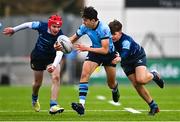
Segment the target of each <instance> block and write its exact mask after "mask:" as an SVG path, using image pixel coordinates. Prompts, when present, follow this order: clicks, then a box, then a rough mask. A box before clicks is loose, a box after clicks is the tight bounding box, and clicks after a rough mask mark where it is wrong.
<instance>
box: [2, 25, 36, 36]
mask: <svg viewBox="0 0 180 122" xmlns="http://www.w3.org/2000/svg"><path fill="white" fill-rule="evenodd" d="M32 25H33V22H26V23H23V24H20V25H18V26H15V27H7V28H5V29H4V30H3V34H5V35H8V36H11V35H13V34H14V33H15V32H17V31H20V30H23V29H26V28H32Z"/></svg>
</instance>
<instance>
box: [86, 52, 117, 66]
mask: <svg viewBox="0 0 180 122" xmlns="http://www.w3.org/2000/svg"><path fill="white" fill-rule="evenodd" d="M115 57H116V52H112V53H108V54H106V55H102V54H98V53H93V52H89V53H88V55H87V57H86V60H88V61H92V62H96V63H97V64H98V65H99V66H100V65H102V66H112V67H116V64H112V60H113V59H114V58H115Z"/></svg>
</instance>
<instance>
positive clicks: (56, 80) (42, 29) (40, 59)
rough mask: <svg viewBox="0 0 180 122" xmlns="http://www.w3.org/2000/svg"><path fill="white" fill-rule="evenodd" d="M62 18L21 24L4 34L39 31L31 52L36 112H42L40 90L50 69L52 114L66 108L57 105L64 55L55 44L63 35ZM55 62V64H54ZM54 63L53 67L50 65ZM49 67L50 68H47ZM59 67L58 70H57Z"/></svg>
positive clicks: (33, 99) (5, 31) (10, 28)
mask: <svg viewBox="0 0 180 122" xmlns="http://www.w3.org/2000/svg"><path fill="white" fill-rule="evenodd" d="M61 26H62V18H61V17H60V16H58V15H52V16H51V17H50V18H49V19H48V22H41V21H33V22H26V23H23V24H20V25H18V26H16V27H7V28H5V29H4V31H3V33H4V34H5V35H9V36H11V35H13V34H14V33H15V32H17V31H20V30H23V29H26V28H30V29H33V30H37V31H38V33H39V36H38V39H37V42H36V45H35V47H34V49H33V50H32V52H31V61H30V62H31V68H32V70H33V71H34V81H33V86H32V105H33V108H34V110H35V111H36V112H39V111H40V104H39V97H38V93H39V89H40V87H41V85H42V81H43V73H44V70H46V68H48V71H49V72H52V70H53V69H54V70H53V72H52V73H51V77H52V87H51V99H50V110H49V113H50V114H56V113H61V112H63V111H64V108H61V107H60V106H59V105H58V103H57V101H56V100H57V98H58V92H59V86H60V65H59V61H60V60H61V58H62V55H63V53H62V52H61V51H57V52H56V50H55V49H54V46H53V45H54V43H55V42H56V41H57V38H58V36H59V35H63V32H62V30H61ZM53 61H54V62H53ZM51 63H52V65H50V64H51ZM47 66H48V67H47ZM55 67H57V68H55Z"/></svg>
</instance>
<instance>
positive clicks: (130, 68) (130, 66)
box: [121, 55, 146, 76]
mask: <svg viewBox="0 0 180 122" xmlns="http://www.w3.org/2000/svg"><path fill="white" fill-rule="evenodd" d="M138 66H146V55H143V56H141V57H139V58H137V59H136V60H134V61H132V62H131V63H127V64H125V63H124V64H121V67H122V68H123V70H124V72H125V74H126V76H129V75H130V74H133V73H135V68H136V67H138Z"/></svg>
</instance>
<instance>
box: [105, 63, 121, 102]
mask: <svg viewBox="0 0 180 122" xmlns="http://www.w3.org/2000/svg"><path fill="white" fill-rule="evenodd" d="M104 68H105V71H106V76H107V83H108V86H109V88H110V89H112V98H113V101H114V102H118V101H119V97H120V94H119V90H118V82H117V81H116V67H113V66H105V67H104Z"/></svg>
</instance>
